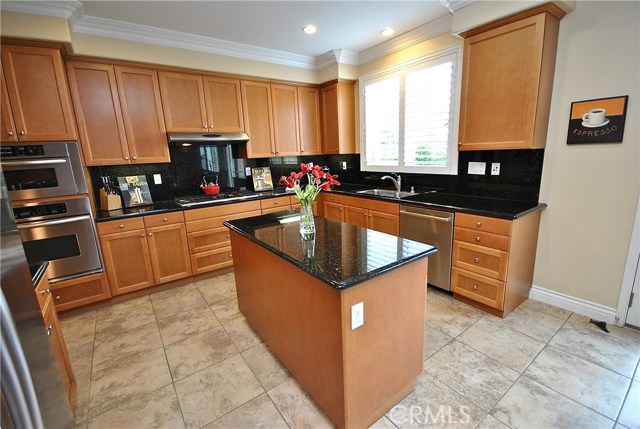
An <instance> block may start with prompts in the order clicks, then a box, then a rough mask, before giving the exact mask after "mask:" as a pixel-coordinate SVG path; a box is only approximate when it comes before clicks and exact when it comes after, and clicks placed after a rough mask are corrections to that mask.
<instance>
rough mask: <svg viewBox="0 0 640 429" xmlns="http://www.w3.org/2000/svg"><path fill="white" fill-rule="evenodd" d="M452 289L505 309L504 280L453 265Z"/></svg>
mask: <svg viewBox="0 0 640 429" xmlns="http://www.w3.org/2000/svg"><path fill="white" fill-rule="evenodd" d="M451 290H452V291H453V292H454V293H457V294H460V295H462V296H465V297H467V298H470V299H472V300H474V301H477V302H479V303H481V304H484V305H487V306H489V307H492V308H495V309H498V310H503V309H504V291H505V284H504V282H503V281H500V280H496V279H492V278H489V277H485V276H482V275H480V274H475V273H472V272H469V271H465V270H460V269H458V268H456V267H453V268H452V269H451Z"/></svg>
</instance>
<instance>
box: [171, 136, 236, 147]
mask: <svg viewBox="0 0 640 429" xmlns="http://www.w3.org/2000/svg"><path fill="white" fill-rule="evenodd" d="M248 141H249V135H248V134H247V133H202V134H197V133H169V144H171V145H183V146H190V145H193V144H239V143H246V142H248Z"/></svg>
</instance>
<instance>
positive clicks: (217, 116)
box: [203, 77, 244, 133]
mask: <svg viewBox="0 0 640 429" xmlns="http://www.w3.org/2000/svg"><path fill="white" fill-rule="evenodd" d="M203 79H204V94H205V105H206V111H207V122H208V129H209V131H214V132H238V133H239V132H244V120H243V118H242V97H241V95H240V94H241V91H240V80H238V79H225V78H217V77H204V78H203Z"/></svg>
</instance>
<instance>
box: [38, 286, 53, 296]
mask: <svg viewBox="0 0 640 429" xmlns="http://www.w3.org/2000/svg"><path fill="white" fill-rule="evenodd" d="M40 293H41V294H43V295H47V294H51V289H49V288H47V289H45V290H43V291H42V292H40Z"/></svg>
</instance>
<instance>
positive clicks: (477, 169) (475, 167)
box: [467, 162, 487, 174]
mask: <svg viewBox="0 0 640 429" xmlns="http://www.w3.org/2000/svg"><path fill="white" fill-rule="evenodd" d="M486 170H487V163H486V162H470V163H469V167H468V170H467V173H468V174H484V173H485V171H486Z"/></svg>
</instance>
